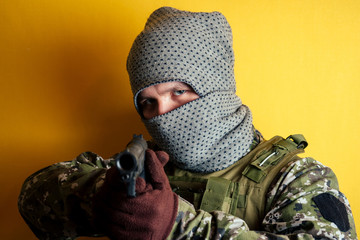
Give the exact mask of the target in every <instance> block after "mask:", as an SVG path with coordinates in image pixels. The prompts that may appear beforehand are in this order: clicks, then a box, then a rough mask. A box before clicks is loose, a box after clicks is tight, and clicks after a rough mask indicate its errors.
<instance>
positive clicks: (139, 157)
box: [115, 135, 147, 197]
mask: <svg viewBox="0 0 360 240" xmlns="http://www.w3.org/2000/svg"><path fill="white" fill-rule="evenodd" d="M146 149H147V143H146V141H145V140H144V139H143V137H142V135H134V136H133V139H132V140H131V141H130V142H129V143H128V145H127V146H126V149H125V150H124V151H123V152H121V153H119V154H118V155H117V156H116V157H115V165H116V167H117V169H118V170H119V173H120V179H121V181H122V182H124V183H127V185H128V186H127V188H128V196H132V197H135V182H136V178H137V177H139V176H140V177H143V178H144V179H145V170H144V162H145V151H146Z"/></svg>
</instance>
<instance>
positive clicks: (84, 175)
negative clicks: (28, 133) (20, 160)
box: [18, 152, 111, 240]
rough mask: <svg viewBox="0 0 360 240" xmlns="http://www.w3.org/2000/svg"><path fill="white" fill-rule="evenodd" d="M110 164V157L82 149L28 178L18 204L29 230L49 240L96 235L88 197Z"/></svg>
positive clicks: (99, 184) (97, 186) (99, 183)
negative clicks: (71, 156)
mask: <svg viewBox="0 0 360 240" xmlns="http://www.w3.org/2000/svg"><path fill="white" fill-rule="evenodd" d="M110 165H111V161H110V160H104V159H102V158H101V157H99V156H98V155H96V154H94V153H92V152H85V153H82V154H80V155H79V156H78V157H76V158H75V159H74V160H73V161H68V162H61V163H56V164H53V165H51V166H49V167H46V168H44V169H42V170H40V171H38V172H36V173H34V174H32V175H31V176H30V177H28V178H27V179H26V180H25V182H24V184H23V186H22V189H21V192H20V196H19V199H18V207H19V211H20V214H21V215H22V216H23V218H24V220H25V222H26V223H27V224H28V225H29V227H30V228H31V230H32V231H33V233H34V234H35V235H36V236H37V237H38V238H39V239H52V240H53V239H75V238H76V237H78V236H97V233H96V232H95V230H94V227H92V226H91V197H92V195H93V194H94V193H95V192H96V191H97V189H98V188H99V187H100V186H101V185H102V183H103V180H104V176H105V172H106V169H107V168H109V167H110Z"/></svg>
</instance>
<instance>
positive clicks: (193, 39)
mask: <svg viewBox="0 0 360 240" xmlns="http://www.w3.org/2000/svg"><path fill="white" fill-rule="evenodd" d="M127 70H128V73H129V77H130V83H131V88H132V91H133V94H134V103H135V107H136V109H137V110H138V111H139V113H140V115H141V112H140V109H139V107H138V105H137V96H138V94H139V93H140V92H141V91H142V90H143V89H145V88H147V87H149V86H151V85H155V84H159V83H164V82H171V81H181V82H185V83H187V84H189V85H190V86H191V87H192V88H193V89H194V91H195V92H196V93H197V94H198V95H199V96H200V98H198V99H196V100H194V101H192V102H189V103H186V104H184V105H182V106H180V107H179V108H176V109H174V110H172V111H170V112H168V113H165V114H162V115H159V116H156V117H154V118H151V119H149V120H147V119H143V122H144V124H145V126H146V128H147V130H148V131H149V133H150V135H151V136H152V137H153V139H154V141H155V142H156V143H157V144H158V145H159V146H160V147H161V148H162V149H163V150H165V151H166V152H167V153H168V154H169V156H170V160H171V161H172V162H173V163H174V164H175V165H177V166H178V167H180V168H182V169H185V170H189V171H192V172H203V173H209V172H214V171H218V170H222V169H225V168H227V167H229V166H230V165H232V164H233V163H235V162H236V161H238V160H239V159H240V158H241V157H243V156H244V155H246V154H247V153H248V152H249V151H250V145H251V143H252V140H253V138H254V133H253V126H252V115H251V112H250V110H249V108H248V107H247V106H245V105H243V104H242V102H241V99H240V98H239V97H238V96H236V94H235V91H236V84H235V78H234V53H233V47H232V32H231V28H230V25H229V24H228V22H227V20H226V18H225V17H224V16H223V15H222V14H221V13H219V12H210V13H205V12H188V11H180V10H177V9H174V8H170V7H163V8H160V9H158V10H156V11H155V12H153V13H152V14H151V15H150V17H149V19H148V21H147V23H146V25H145V28H144V30H143V31H142V32H141V33H140V34H139V35H138V37H137V38H136V39H135V41H134V43H133V46H132V48H131V50H130V53H129V56H128V61H127Z"/></svg>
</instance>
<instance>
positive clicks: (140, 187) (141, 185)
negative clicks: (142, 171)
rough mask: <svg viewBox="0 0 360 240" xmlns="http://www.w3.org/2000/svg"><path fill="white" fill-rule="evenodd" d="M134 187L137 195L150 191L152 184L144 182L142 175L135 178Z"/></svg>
mask: <svg viewBox="0 0 360 240" xmlns="http://www.w3.org/2000/svg"><path fill="white" fill-rule="evenodd" d="M135 189H136V194H138V195H139V194H142V193H145V192H149V191H151V190H152V186H151V185H150V184H146V181H145V179H143V178H142V177H138V178H137V179H136V184H135Z"/></svg>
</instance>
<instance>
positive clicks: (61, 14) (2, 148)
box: [0, 0, 360, 239]
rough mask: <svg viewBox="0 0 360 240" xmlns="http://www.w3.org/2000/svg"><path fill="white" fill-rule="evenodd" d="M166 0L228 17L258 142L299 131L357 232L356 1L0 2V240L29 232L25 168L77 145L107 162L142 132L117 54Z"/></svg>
mask: <svg viewBox="0 0 360 240" xmlns="http://www.w3.org/2000/svg"><path fill="white" fill-rule="evenodd" d="M164 5H168V6H173V7H177V8H180V9H183V10H193V11H214V10H217V11H220V12H222V13H223V14H224V15H225V16H226V17H227V19H228V21H229V22H230V25H231V26H232V29H233V34H234V49H235V57H236V65H235V71H236V79H237V87H238V94H239V96H240V97H241V98H242V100H243V102H244V103H245V104H247V105H248V106H249V107H250V108H251V109H252V112H253V116H254V123H255V126H256V127H257V128H258V129H259V130H260V131H261V132H262V133H263V135H264V136H265V137H266V138H270V137H272V136H273V135H282V136H284V137H286V136H288V135H289V134H293V133H303V134H304V135H305V136H306V138H307V140H308V142H309V143H310V144H309V147H308V149H307V154H306V155H307V156H313V157H314V158H316V159H317V160H319V161H321V162H322V163H324V164H325V165H328V166H330V167H331V168H332V169H333V170H334V171H335V172H336V174H337V176H338V179H339V182H340V188H341V191H342V192H344V193H345V194H346V196H347V197H348V199H349V201H350V204H351V206H352V209H353V213H354V216H355V219H356V224H357V227H358V228H357V229H358V232H360V228H359V227H360V221H359V217H360V187H359V184H360V161H359V154H358V152H359V150H358V149H359V148H360V141H359V133H360V126H359V121H360V113H359V108H358V107H359V104H360V96H359V95H360V81H359V80H360V2H359V1H357V0H302V1H294V0H283V1H282V0H276V1H275V0H273V1H271V0H258V1H253V0H222V1H217V0H201V1H195V0H191V1H189V0H173V1H171V0H162V1H160V0H158V1H155V0H153V1H148V0H132V1H124V0H61V1H60V0H31V1H30V0H1V1H0V161H1V165H0V169H1V170H0V171H1V172H0V184H1V185H0V192H1V199H0V208H1V209H0V228H1V231H0V232H1V238H2V239H35V237H34V236H33V235H32V233H31V232H30V230H29V229H28V227H27V226H26V225H25V223H24V222H23V220H22V219H21V217H20V216H19V214H18V211H17V205H16V204H17V196H18V194H19V191H20V187H21V184H22V182H23V181H24V180H25V178H26V177H27V176H29V175H30V174H31V173H33V172H35V171H36V170H38V169H40V168H42V167H45V166H47V165H50V164H52V163H55V162H59V161H65V160H71V159H72V158H74V157H75V156H76V155H77V154H79V153H81V152H83V151H86V150H91V151H94V152H97V153H98V154H100V155H102V156H103V157H109V156H111V155H112V154H113V153H115V152H118V151H119V150H121V149H123V147H124V145H125V144H126V142H127V141H128V140H129V139H130V138H131V136H132V134H133V133H145V128H144V127H143V126H142V124H141V121H140V120H139V119H138V117H137V115H136V112H135V110H134V108H133V105H132V102H131V93H130V87H129V84H128V76H127V74H126V69H125V61H126V56H127V53H128V51H129V49H130V46H131V44H132V41H133V40H134V38H135V36H136V35H137V34H138V33H139V32H140V31H141V29H142V28H143V26H144V23H145V21H146V19H147V17H148V16H149V14H150V13H151V12H152V11H153V10H155V9H156V8H158V7H161V6H164ZM146 136H147V137H148V135H147V134H146Z"/></svg>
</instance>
